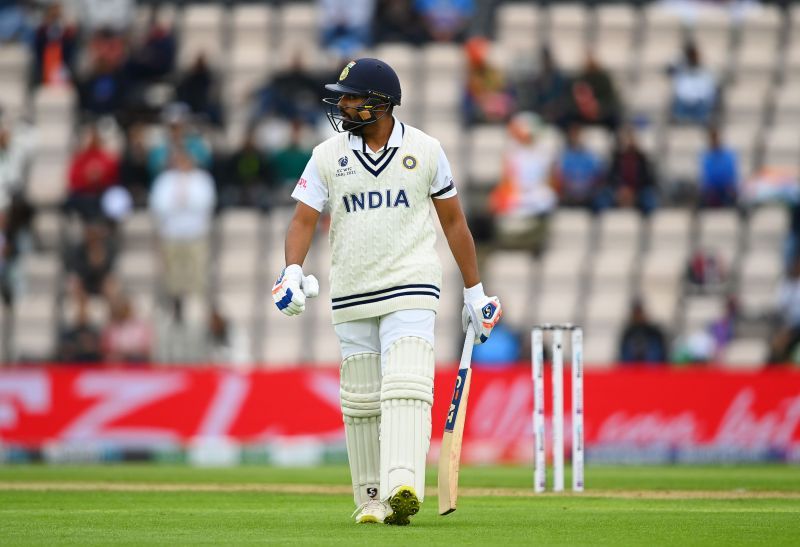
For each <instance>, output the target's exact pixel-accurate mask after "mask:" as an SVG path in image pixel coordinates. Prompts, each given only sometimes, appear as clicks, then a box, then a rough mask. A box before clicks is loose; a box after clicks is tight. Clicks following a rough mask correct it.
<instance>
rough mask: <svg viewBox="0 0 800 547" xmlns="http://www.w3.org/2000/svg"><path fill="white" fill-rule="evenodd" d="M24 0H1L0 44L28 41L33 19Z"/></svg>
mask: <svg viewBox="0 0 800 547" xmlns="http://www.w3.org/2000/svg"><path fill="white" fill-rule="evenodd" d="M25 4H27V2H25V1H23V0H2V1H0V44H6V43H10V42H28V41H29V40H30V34H31V30H32V29H31V21H30V17H29V15H28V11H27V9H26V6H25Z"/></svg>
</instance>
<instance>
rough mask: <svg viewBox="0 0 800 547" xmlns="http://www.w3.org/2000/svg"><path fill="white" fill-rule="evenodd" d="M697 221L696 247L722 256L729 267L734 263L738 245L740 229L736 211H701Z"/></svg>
mask: <svg viewBox="0 0 800 547" xmlns="http://www.w3.org/2000/svg"><path fill="white" fill-rule="evenodd" d="M698 221H699V225H698V241H697V243H698V248H700V249H704V250H707V251H712V252H714V253H716V254H718V255H720V256H722V257H723V259H724V261H725V264H726V266H727V267H728V268H730V267H731V265H733V264H735V261H736V257H737V255H738V252H739V245H740V239H739V238H740V235H741V229H740V223H739V216H738V213H737V211H735V210H716V211H713V210H708V211H702V212H701V214H700V216H699V218H698Z"/></svg>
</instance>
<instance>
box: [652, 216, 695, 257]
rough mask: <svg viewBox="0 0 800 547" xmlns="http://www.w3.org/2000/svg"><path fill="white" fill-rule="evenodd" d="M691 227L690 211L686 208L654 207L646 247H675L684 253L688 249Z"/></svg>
mask: <svg viewBox="0 0 800 547" xmlns="http://www.w3.org/2000/svg"><path fill="white" fill-rule="evenodd" d="M691 227H692V217H691V213H690V211H689V210H687V209H678V208H671V209H656V210H655V211H654V212H653V214H652V216H651V217H650V233H649V237H648V248H649V249H650V250H657V249H667V250H668V249H677V250H679V251H682V252H683V253H684V254H686V253H688V249H689V234H690V231H691Z"/></svg>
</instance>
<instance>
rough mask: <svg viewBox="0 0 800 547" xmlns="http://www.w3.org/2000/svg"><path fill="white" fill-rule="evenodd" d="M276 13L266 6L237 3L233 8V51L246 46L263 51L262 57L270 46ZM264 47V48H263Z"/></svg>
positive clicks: (265, 56)
mask: <svg viewBox="0 0 800 547" xmlns="http://www.w3.org/2000/svg"><path fill="white" fill-rule="evenodd" d="M273 21H274V13H273V8H272V6H269V5H265V4H240V3H236V4H234V5H233V7H232V8H231V41H232V46H233V49H234V50H235V49H237V47H241V46H242V45H246V47H248V48H255V49H257V50H261V51H262V57H264V58H267V57H268V56H267V55H263V53H264V52H265V51H266V49H267V48H268V47H269V44H270V40H269V39H270V37H271V35H272V25H273ZM262 46H263V48H262Z"/></svg>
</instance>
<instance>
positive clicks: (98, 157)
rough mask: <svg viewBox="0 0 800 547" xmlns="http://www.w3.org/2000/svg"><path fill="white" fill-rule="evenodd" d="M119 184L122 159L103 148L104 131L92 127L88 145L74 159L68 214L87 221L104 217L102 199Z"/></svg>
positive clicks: (70, 179)
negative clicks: (74, 213) (102, 133)
mask: <svg viewBox="0 0 800 547" xmlns="http://www.w3.org/2000/svg"><path fill="white" fill-rule="evenodd" d="M118 181H119V157H117V155H116V154H114V153H113V152H111V151H109V150H107V149H106V148H105V146H104V145H103V141H102V138H101V137H100V132H99V131H98V129H97V127H95V126H94V125H92V126H90V127H89V130H88V135H87V138H86V144H85V145H84V146H83V148H81V149H80V150H79V151H78V152H77V153H76V154H75V156H74V157H73V158H72V163H71V164H70V167H69V195H68V196H67V201H66V203H65V209H66V210H67V211H75V212H77V213H79V214H80V215H81V216H83V217H85V218H94V217H97V216H99V214H100V198H101V197H102V195H103V192H105V191H106V190H107V189H108V188H109V187H110V186H112V185H113V184H116V183H117V182H118Z"/></svg>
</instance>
